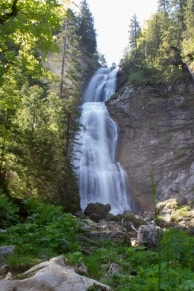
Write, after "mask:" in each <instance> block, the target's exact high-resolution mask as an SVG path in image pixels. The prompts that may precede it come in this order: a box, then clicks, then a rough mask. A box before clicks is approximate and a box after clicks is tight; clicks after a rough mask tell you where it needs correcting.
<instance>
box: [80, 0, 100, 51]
mask: <svg viewBox="0 0 194 291" xmlns="http://www.w3.org/2000/svg"><path fill="white" fill-rule="evenodd" d="M78 21H79V29H78V34H79V36H80V37H81V50H82V51H83V52H84V53H85V54H86V55H89V56H92V55H94V54H95V53H96V52H97V43H96V31H95V28H94V20H93V16H92V13H91V12H90V10H89V7H88V4H87V1H86V0H83V1H82V2H81V5H80V14H79V18H78Z"/></svg>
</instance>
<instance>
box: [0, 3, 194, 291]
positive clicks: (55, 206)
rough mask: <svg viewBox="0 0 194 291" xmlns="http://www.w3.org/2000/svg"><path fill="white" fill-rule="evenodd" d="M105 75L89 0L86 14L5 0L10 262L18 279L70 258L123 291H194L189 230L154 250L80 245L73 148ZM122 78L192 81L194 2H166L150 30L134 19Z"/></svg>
mask: <svg viewBox="0 0 194 291" xmlns="http://www.w3.org/2000/svg"><path fill="white" fill-rule="evenodd" d="M113 33H114V32H113ZM100 66H106V60H105V58H104V56H103V55H101V54H100V53H99V52H98V50H97V37H96V31H95V25H94V19H93V16H92V14H91V12H90V10H89V6H88V4H87V1H86V0H82V1H81V2H80V5H79V7H76V9H73V8H72V5H70V1H69V0H61V1H57V0H49V1H47V0H37V1H35V0H22V1H20V0H1V2H0V244H1V245H14V246H15V247H16V250H15V253H13V254H11V255H10V256H9V257H8V259H7V261H6V263H7V264H8V266H9V267H10V269H11V270H12V271H14V272H15V273H17V272H21V271H23V270H26V269H27V268H28V267H30V266H32V265H34V264H35V263H37V262H40V261H43V260H44V259H48V258H51V257H52V256H54V255H59V254H65V255H66V256H67V258H68V260H69V262H70V264H75V263H84V264H86V265H87V267H88V269H89V275H90V276H93V277H94V278H96V279H102V278H103V280H104V281H105V282H107V283H108V284H110V285H111V284H112V287H113V288H115V289H114V290H193V288H194V285H193V279H194V277H193V271H194V260H193V248H192V247H191V245H192V244H193V237H190V236H189V235H188V234H187V233H185V232H183V231H176V230H170V231H169V232H167V233H166V234H165V235H164V236H163V238H162V240H161V242H160V244H159V246H158V248H157V249H152V250H147V249H146V248H144V247H139V248H137V249H134V248H129V246H128V245H127V244H126V241H124V242H123V244H122V243H120V242H119V244H116V243H115V241H113V240H112V241H108V242H104V243H103V241H101V244H99V245H98V244H97V242H93V244H94V245H92V247H91V249H89V251H88V250H87V251H86V249H87V248H90V247H89V246H88V245H87V244H85V245H84V244H82V243H80V233H81V234H83V229H82V230H80V224H79V222H78V220H77V218H76V217H75V216H73V215H72V214H75V213H76V211H78V210H79V209H80V205H79V191H78V185H77V181H76V176H75V174H74V168H73V166H72V159H73V158H74V157H73V150H72V149H73V143H74V142H75V134H76V132H77V131H78V129H79V127H80V124H79V122H78V120H79V116H80V105H81V103H82V92H83V90H84V88H85V87H84V86H85V85H86V83H87V82H88V80H89V79H90V77H91V75H92V74H93V72H94V71H95V70H96V69H97V68H98V67H100ZM119 69H120V75H121V78H120V88H122V86H123V87H124V86H125V85H126V84H129V83H130V84H133V85H142V84H144V85H159V84H163V85H168V84H172V83H175V82H184V81H186V80H190V79H191V78H192V77H191V75H192V74H191V73H192V72H193V71H194V1H193V0H158V11H157V12H156V13H155V14H154V15H153V16H152V17H151V18H150V19H149V20H148V21H147V22H146V25H145V26H144V27H141V26H140V24H139V22H138V19H137V16H136V15H134V16H133V17H132V18H131V20H130V19H129V45H128V48H127V49H126V50H125V53H124V56H123V58H122V59H121V61H120V64H119ZM153 188H154V187H153ZM153 192H154V189H153ZM154 194H155V193H154ZM70 213H71V214H70ZM130 217H131V216H130ZM119 219H120V218H119ZM156 220H157V217H156ZM83 236H84V235H83ZM177 242H178V243H177ZM95 243H96V245H95ZM169 246H170V247H169ZM88 254H89V255H88ZM113 258H114V259H115V261H116V263H117V264H118V265H120V267H121V269H122V271H118V272H117V273H116V275H115V276H114V278H113V279H112V281H111V280H110V279H107V278H106V277H103V274H104V272H105V271H104V270H105V268H106V267H107V265H108V262H111V260H113ZM129 274H130V276H129ZM129 286H130V289H128V288H129ZM185 286H186V287H185ZM144 287H145V288H144ZM179 287H180V288H179ZM125 288H126V289H125ZM146 288H147V289H146ZM173 288H174V289H173ZM91 290H97V289H91Z"/></svg>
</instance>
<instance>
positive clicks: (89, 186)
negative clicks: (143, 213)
mask: <svg viewBox="0 0 194 291" xmlns="http://www.w3.org/2000/svg"><path fill="white" fill-rule="evenodd" d="M116 75H117V70H116V69H114V70H111V69H108V68H100V69H98V70H97V72H96V73H95V75H94V76H93V78H92V79H91V81H90V83H89V85H88V87H87V90H86V92H85V94H84V103H83V105H82V114H81V119H80V123H81V125H82V128H81V130H80V132H79V133H78V136H77V140H78V143H77V145H76V147H75V153H76V158H77V174H78V177H79V191H80V200H81V208H82V210H84V209H85V208H86V206H87V205H88V203H91V202H92V203H95V202H99V203H102V204H106V203H109V204H110V205H111V211H110V212H111V213H112V214H119V213H123V212H124V211H125V210H131V202H130V198H129V195H128V187H127V178H126V174H125V172H124V170H123V169H122V167H121V165H120V164H119V163H118V162H117V161H116V160H115V158H116V157H115V155H116V147H117V141H118V126H117V124H116V123H115V122H114V121H113V120H112V119H111V117H110V116H109V113H108V111H107V109H106V105H105V101H106V100H108V98H110V96H111V95H112V94H114V92H115V84H116Z"/></svg>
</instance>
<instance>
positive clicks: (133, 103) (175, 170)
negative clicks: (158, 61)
mask: <svg viewBox="0 0 194 291" xmlns="http://www.w3.org/2000/svg"><path fill="white" fill-rule="evenodd" d="M107 107H108V110H109V113H110V115H111V116H112V118H113V119H114V120H115V121H116V122H117V123H118V125H119V127H120V133H121V134H120V143H119V147H118V160H119V161H120V163H121V164H122V166H123V168H124V169H125V170H126V172H127V175H128V179H129V184H130V188H131V193H132V195H133V197H134V199H135V201H136V202H137V204H138V205H139V206H140V208H141V209H143V210H150V209H151V208H152V205H153V203H152V201H153V199H152V194H151V193H152V186H151V177H152V176H153V177H154V181H155V184H156V191H157V201H163V200H165V199H168V198H171V197H175V198H178V199H179V200H182V199H183V198H185V199H187V200H188V201H191V200H194V86H193V85H192V84H190V85H188V86H184V85H183V86H182V85H177V87H176V88H171V87H170V86H169V87H163V88H157V87H155V88H153V87H145V88H139V89H133V88H132V87H127V88H126V89H125V91H124V93H123V94H120V95H119V96H118V98H117V99H110V100H109V101H108V102H107Z"/></svg>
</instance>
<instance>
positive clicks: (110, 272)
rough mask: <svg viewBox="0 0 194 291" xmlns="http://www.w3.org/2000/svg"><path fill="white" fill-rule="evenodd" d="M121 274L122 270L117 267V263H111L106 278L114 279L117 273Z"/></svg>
mask: <svg viewBox="0 0 194 291" xmlns="http://www.w3.org/2000/svg"><path fill="white" fill-rule="evenodd" d="M121 272H122V269H121V267H120V266H119V265H117V264H116V263H111V264H110V265H109V266H108V270H107V273H106V277H113V276H114V275H115V274H116V273H121Z"/></svg>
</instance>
